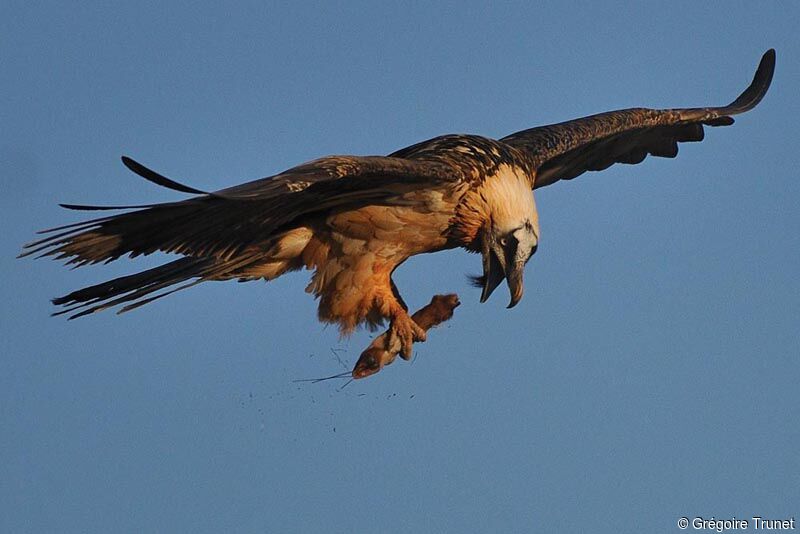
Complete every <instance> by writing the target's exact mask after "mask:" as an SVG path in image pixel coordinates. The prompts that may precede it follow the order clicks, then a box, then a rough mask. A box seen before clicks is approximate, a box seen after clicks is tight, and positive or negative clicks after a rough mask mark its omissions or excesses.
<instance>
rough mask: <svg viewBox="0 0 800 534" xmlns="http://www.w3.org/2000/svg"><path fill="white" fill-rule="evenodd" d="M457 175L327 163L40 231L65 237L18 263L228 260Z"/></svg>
mask: <svg viewBox="0 0 800 534" xmlns="http://www.w3.org/2000/svg"><path fill="white" fill-rule="evenodd" d="M459 173H460V171H459V170H458V169H456V168H454V167H451V166H449V165H447V164H446V163H443V162H432V161H409V160H404V159H400V158H389V157H381V156H367V157H356V156H330V157H327V158H321V159H318V160H315V161H312V162H309V163H306V164H303V165H300V166H298V167H295V168H292V169H289V170H288V171H286V172H283V173H281V174H279V175H276V176H274V177H270V178H264V179H261V180H256V181H253V182H249V183H246V184H242V185H238V186H235V187H231V188H228V189H223V190H221V191H217V192H215V193H211V194H208V195H204V196H201V197H195V198H192V199H188V200H184V201H181V202H171V203H167V204H161V205H154V206H151V207H147V208H145V209H140V210H137V211H133V212H128V213H123V214H119V215H114V216H110V217H102V218H99V219H93V220H90V221H86V222H84V223H78V224H74V225H68V226H65V227H60V228H54V229H52V230H47V231H45V233H47V232H55V231H56V230H65V229H66V231H62V232H60V233H55V234H54V235H52V236H49V237H46V238H44V239H41V240H39V241H36V242H34V243H30V244H28V245H26V246H25V251H24V252H23V254H22V255H23V256H25V255H29V254H35V253H39V254H40V255H42V256H55V257H56V258H59V259H69V263H73V264H76V265H84V264H89V263H97V262H101V261H104V262H108V261H112V260H115V259H117V258H119V257H121V256H123V255H126V254H130V255H131V256H137V255H142V254H149V253H151V252H155V251H158V250H160V251H163V252H177V253H181V254H185V255H189V256H195V257H209V256H213V257H217V258H219V259H224V260H228V259H230V258H232V257H233V256H236V255H237V254H239V253H241V252H242V251H243V250H244V249H246V248H247V247H251V246H261V245H263V246H268V245H269V240H270V238H271V237H272V236H273V234H274V233H275V232H276V231H277V230H279V229H281V228H282V227H285V226H286V225H289V224H291V223H292V222H295V221H296V220H297V219H298V218H300V217H303V216H306V215H310V214H314V213H319V212H325V211H329V210H333V209H341V208H350V207H357V206H361V205H364V204H367V203H378V204H380V203H385V204H391V203H393V202H395V201H397V198H396V197H397V195H398V194H399V193H401V192H403V191H408V190H409V189H413V188H423V187H432V186H435V185H436V184H437V183H440V182H443V181H451V180H455V179H459V177H460V174H459ZM170 183H173V182H171V181H170Z"/></svg>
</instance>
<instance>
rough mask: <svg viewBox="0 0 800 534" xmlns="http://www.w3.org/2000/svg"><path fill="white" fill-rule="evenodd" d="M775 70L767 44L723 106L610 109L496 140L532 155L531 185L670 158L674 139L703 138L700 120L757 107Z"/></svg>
mask: <svg viewBox="0 0 800 534" xmlns="http://www.w3.org/2000/svg"><path fill="white" fill-rule="evenodd" d="M774 70H775V50H768V51H767V52H766V53H765V54H764V56H763V57H762V58H761V63H760V64H759V65H758V69H757V70H756V74H755V77H754V78H753V81H752V83H751V84H750V86H749V87H748V88H747V89H745V91H744V92H743V93H742V94H741V95H740V96H739V97H738V98H737V99H736V100H734V101H733V102H731V103H730V104H728V105H727V106H724V107H711V108H687V109H666V110H657V109H646V108H634V109H625V110H620V111H610V112H607V113H600V114H598V115H591V116H589V117H584V118H581V119H576V120H572V121H567V122H562V123H559V124H552V125H549V126H541V127H538V128H531V129H529V130H524V131H521V132H517V133H514V134H511V135H509V136H507V137H504V138H503V139H501V140H500V141H502V142H505V143H507V144H509V145H511V146H513V147H515V148H517V149H519V150H521V151H523V152H525V153H527V154H528V156H529V157H530V158H531V159H532V161H533V165H534V167H535V168H536V169H537V173H536V179H535V182H534V189H535V188H538V187H543V186H546V185H550V184H552V183H555V182H557V181H559V180H571V179H572V178H575V177H576V176H580V175H581V174H583V173H584V172H586V171H601V170H603V169H606V168H608V167H610V166H611V165H613V164H614V163H628V164H635V163H640V162H641V161H642V160H644V158H645V157H647V155H648V154H650V155H653V156H659V157H665V158H674V157H675V156H676V155H677V154H678V143H680V142H684V141H702V140H703V135H704V132H703V126H728V125H730V124H733V117H732V115H737V114H739V113H744V112H745V111H748V110H750V109H752V108H753V107H755V105H756V104H758V103H759V102H760V101H761V99H762V98H763V97H764V95H765V94H766V92H767V89H768V88H769V85H770V82H771V81H772V74H773V72H774Z"/></svg>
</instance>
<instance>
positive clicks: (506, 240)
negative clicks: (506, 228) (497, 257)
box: [500, 237, 508, 247]
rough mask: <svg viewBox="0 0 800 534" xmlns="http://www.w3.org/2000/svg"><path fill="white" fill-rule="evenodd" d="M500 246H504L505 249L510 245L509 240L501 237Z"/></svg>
mask: <svg viewBox="0 0 800 534" xmlns="http://www.w3.org/2000/svg"><path fill="white" fill-rule="evenodd" d="M500 245H501V246H503V247H504V246H506V245H508V238H505V237H501V238H500Z"/></svg>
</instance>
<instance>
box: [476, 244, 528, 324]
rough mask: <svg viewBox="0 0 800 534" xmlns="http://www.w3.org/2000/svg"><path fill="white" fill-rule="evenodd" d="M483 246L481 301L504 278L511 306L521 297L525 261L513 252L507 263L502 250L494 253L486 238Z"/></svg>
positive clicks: (487, 296) (489, 294) (486, 298)
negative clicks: (517, 257)
mask: <svg viewBox="0 0 800 534" xmlns="http://www.w3.org/2000/svg"><path fill="white" fill-rule="evenodd" d="M483 248H484V250H483V291H482V292H481V302H482V303H483V302H486V301H487V300H488V299H489V297H490V296H491V294H492V293H493V292H494V290H495V289H497V286H499V285H500V282H502V281H503V280H506V282H507V283H508V290H509V292H510V293H511V302H510V303H509V304H508V307H509V308H513V307H514V306H516V305H517V303H518V302H519V301H520V300H521V299H522V293H523V291H524V287H523V284H522V271H523V269H524V267H525V261H524V260H519V259H516V258H514V256H515V254H512V255H511V257H512V259H511V263H510V265H508V264H507V260H506V255H505V254H504V251H502V250H501V252H500V254H498V253H496V252H495V250H494V248H495V247H492V246H491V243H488V240H487V243H486V244H485V245H484V247H483ZM515 252H516V251H515Z"/></svg>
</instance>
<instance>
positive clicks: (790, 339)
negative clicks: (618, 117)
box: [0, 1, 800, 532]
mask: <svg viewBox="0 0 800 534" xmlns="http://www.w3.org/2000/svg"><path fill="white" fill-rule="evenodd" d="M798 15H800V8H798V6H797V5H796V4H795V3H790V2H785V3H778V2H775V3H764V4H758V5H755V4H752V3H744V2H739V3H724V4H723V3H694V2H677V3H674V2H673V3H668V4H667V3H660V2H652V3H648V2H636V3H627V4H625V3H617V4H605V5H599V4H597V3H589V2H586V3H575V4H571V5H570V4H566V3H556V2H553V3H541V4H539V3H536V5H534V3H530V4H529V3H477V2H465V3H453V4H429V3H418V4H403V3H398V4H376V3H371V2H365V3H356V2H349V3H346V4H340V5H336V4H334V3H321V4H297V5H293V6H291V7H288V3H287V6H280V5H270V4H268V3H261V2H252V3H246V2H234V3H231V4H229V5H226V6H222V5H221V4H220V5H215V4H213V3H206V2H185V3H182V2H170V3H167V5H164V3H162V2H133V3H132V2H97V3H93V2H81V3H67V2H41V3H35V4H34V3H32V2H17V1H6V2H4V4H3V7H2V8H0V58H2V71H3V73H4V76H3V82H2V84H0V87H2V94H3V98H2V99H0V123H1V124H2V125H3V126H2V128H0V161H2V169H3V172H2V173H1V174H0V177H1V178H2V190H3V195H2V196H0V202H1V203H2V205H0V211H1V212H2V216H3V232H2V235H0V249H1V250H2V251H3V253H2V254H1V255H0V264H1V265H2V270H3V271H2V272H3V273H4V276H3V282H2V283H3V286H2V294H3V302H4V304H3V306H2V307H1V308H0V317H1V318H2V319H1V320H2V323H1V324H2V337H0V351H1V352H2V357H0V480H2V481H3V482H2V484H0V530H2V531H4V532H291V531H295V532H350V531H356V532H425V531H428V532H433V531H441V532H444V531H451V532H481V531H488V530H492V531H495V530H496V531H504V532H527V531H542V532H548V531H573V532H575V531H594V532H634V531H636V532H641V531H642V530H652V531H657V532H671V531H678V528H677V526H676V525H677V521H678V519H679V518H680V517H681V516H686V517H689V518H693V517H695V516H703V517H712V516H713V517H716V518H731V517H734V516H735V517H737V518H749V517H751V516H753V515H760V516H764V517H772V518H784V517H790V516H796V515H797V514H798V513H800V508H798V503H800V457H799V456H798V453H797V450H798V447H797V443H798V441H800V440H799V439H798V438H800V435H799V434H798V427H797V409H798V406H800V393H798V387H797V384H798V379H800V363H799V362H800V358H799V356H800V336H799V335H798V332H800V328H798V326H799V325H800V282H799V281H798V273H799V272H800V237H798V230H800V213H799V211H798V201H799V200H800V184H799V183H798V177H797V164H796V154H795V152H796V143H797V140H798V139H800V127H798V119H799V118H800V104H798V98H797V95H798V86H799V82H800V61H798V58H800V40H798V38H797V26H798V22H800V19H799V18H798ZM770 47H774V48H776V49H777V53H778V60H777V69H776V75H775V79H774V82H773V87H772V89H771V90H770V93H769V94H768V95H767V97H766V98H765V99H764V101H763V102H762V104H761V105H760V106H759V107H757V108H756V109H755V110H754V111H752V112H750V113H748V114H746V115H743V116H741V117H738V118H737V123H736V124H735V125H734V126H733V127H730V128H716V129H709V130H708V131H707V135H706V140H705V141H704V142H703V143H696V144H691V145H682V147H681V154H680V155H679V157H678V158H677V159H675V160H664V159H655V158H650V159H648V160H647V161H646V162H644V163H643V164H641V165H637V166H615V167H613V168H611V169H609V170H607V171H605V172H603V173H593V174H591V175H585V176H583V177H581V178H579V179H577V180H575V181H573V182H569V183H563V184H557V185H555V186H553V187H550V188H547V189H544V190H541V191H540V192H538V193H537V203H538V207H539V211H540V220H541V231H542V241H541V246H540V248H539V253H538V254H537V255H536V257H535V259H534V260H533V261H532V262H531V263H530V264H529V265H528V267H527V271H526V294H525V298H524V299H523V301H522V302H521V303H520V304H519V305H518V306H517V307H516V308H515V309H513V310H506V309H505V305H506V303H507V299H506V296H505V295H504V294H502V293H498V295H496V296H495V297H494V298H493V299H491V300H490V301H489V302H488V303H486V304H483V305H481V304H479V303H478V297H479V291H478V290H477V289H474V288H472V287H470V286H469V284H468V283H467V279H466V276H465V275H466V274H474V273H477V272H479V271H480V259H479V257H477V256H474V255H468V254H466V253H464V252H460V251H453V252H448V253H440V254H435V255H431V256H429V257H419V258H414V259H412V260H411V261H409V262H408V263H407V264H406V265H404V266H403V267H402V268H401V269H400V270H399V271H398V274H397V282H398V286H399V287H400V289H401V291H402V292H403V294H404V296H405V297H406V300H407V301H408V302H409V305H410V306H411V307H412V308H414V309H416V308H418V307H419V306H421V305H422V304H424V303H426V302H427V301H428V300H429V298H430V296H431V295H432V294H434V293H444V292H457V293H459V295H460V296H461V299H462V302H463V305H462V306H461V307H460V308H458V310H457V311H456V315H455V317H454V318H453V320H452V321H451V322H449V323H448V324H447V325H445V326H443V327H442V328H439V329H437V330H434V331H432V332H431V333H430V336H429V341H428V342H427V343H425V344H424V345H419V346H418V347H417V357H416V359H415V360H414V362H413V363H411V364H409V363H406V362H401V361H398V362H397V363H395V364H394V365H392V366H391V367H388V368H386V369H385V370H384V371H383V372H381V373H380V374H379V375H377V376H375V377H373V378H370V379H368V380H365V381H359V382H355V383H352V384H350V385H348V386H347V387H346V388H344V389H341V387H342V386H343V385H344V382H343V381H329V382H325V383H320V384H308V383H296V382H293V380H295V379H298V378H307V377H319V376H325V375H330V374H334V373H338V372H341V371H343V370H345V368H344V366H343V364H345V365H346V366H347V368H349V367H350V366H352V364H353V363H354V361H355V360H356V359H357V357H358V354H359V353H360V351H361V350H362V349H363V348H364V347H365V346H366V345H367V344H368V342H369V339H370V335H369V333H368V332H364V331H361V332H358V333H357V334H356V335H354V336H353V337H352V338H350V339H346V340H340V339H339V337H338V334H337V332H336V330H335V328H326V327H324V326H323V325H321V324H319V323H318V322H317V321H316V319H315V317H316V306H315V304H316V303H315V302H314V301H313V299H311V298H310V297H309V296H308V295H306V294H305V293H304V292H303V288H304V287H305V284H306V283H307V279H308V273H299V274H295V275H292V276H287V277H284V278H281V279H280V280H277V281H275V282H273V283H270V284H262V283H249V284H235V283H215V284H205V285H203V286H200V287H197V288H194V289H192V290H190V291H186V292H184V293H182V294H177V295H174V296H173V297H170V298H168V299H164V300H163V301H159V302H158V303H155V304H153V305H151V306H147V307H145V308H143V309H140V310H138V311H136V312H133V313H130V314H125V315H123V316H116V315H114V314H113V313H105V314H98V315H95V316H92V317H89V318H86V319H83V320H80V321H73V322H66V321H64V320H61V319H57V318H50V317H49V316H48V314H49V313H50V311H51V307H50V304H49V299H50V298H52V297H54V296H57V295H61V294H64V293H65V292H67V291H69V290H71V289H74V288H77V287H82V286H84V285H87V284H90V283H96V282H98V281H101V280H105V279H108V278H111V277H113V276H119V275H121V274H123V273H128V272H132V271H133V270H134V269H136V270H138V269H141V268H144V267H147V266H151V265H154V264H156V263H158V262H159V261H163V259H164V258H146V259H138V260H136V261H135V262H128V261H120V262H116V263H115V264H112V265H108V266H105V267H94V268H86V269H81V270H77V271H71V272H70V271H68V270H67V269H64V268H63V267H61V266H60V265H58V264H57V263H55V262H50V261H43V260H40V261H35V262H34V261H29V260H25V261H22V260H16V259H14V256H15V255H16V254H17V252H18V249H19V246H20V245H21V244H22V243H24V242H26V241H28V240H29V239H30V238H31V237H32V235H33V232H34V231H35V230H38V229H41V228H45V227H49V226H54V225H57V224H62V223H66V222H71V221H74V220H77V216H76V215H75V214H73V213H68V212H64V211H63V210H61V209H60V208H58V207H57V206H56V204H57V203H58V202H78V203H81V202H82V203H106V202H108V203H137V202H152V201H165V200H173V199H176V198H181V197H180V195H179V194H177V193H176V194H173V193H172V192H170V191H166V190H163V189H159V188H157V187H154V186H152V185H151V184H148V183H146V182H144V181H142V180H141V179H139V178H138V177H136V176H134V175H132V174H131V173H130V172H128V171H127V170H126V169H125V168H124V167H123V166H122V165H121V164H120V163H119V156H120V155H122V154H127V155H130V156H132V157H135V158H137V159H139V160H141V161H142V162H144V163H145V164H148V165H150V166H152V167H153V168H155V169H156V170H159V171H161V172H163V173H165V174H166V175H168V176H173V177H175V178H177V179H180V180H183V181H186V182H188V183H190V184H191V185H194V186H195V187H198V188H201V189H216V188H222V187H225V186H229V185H233V184H236V183H239V182H242V181H246V180H251V179H255V178H259V177H262V176H267V175H270V174H274V173H276V172H279V171H281V170H283V169H285V168H288V167H290V166H292V165H295V164H297V163H300V162H303V161H306V160H308V159H312V158H315V157H318V156H321V155H326V154H342V153H353V154H385V153H389V152H392V151H393V150H395V149H397V148H400V147H403V146H406V145H409V144H411V143H414V142H416V141H419V140H422V139H425V138H429V137H432V136H434V135H438V134H442V133H452V132H470V133H479V134H483V135H488V136H493V137H499V136H503V135H505V134H508V133H510V132H512V131H516V130H520V129H523V128H527V127H531V126H534V125H538V124H545V123H550V122H558V121H562V120H567V119H571V118H574V117H578V116H583V115H588V114H591V113H596V112H600V111H605V110H610V109H617V108H625V107H633V106H651V107H676V106H702V105H717V104H725V103H727V102H729V101H730V100H732V99H733V98H734V97H735V96H736V95H737V94H738V93H739V91H741V90H742V89H743V88H744V87H745V86H746V85H747V84H748V83H749V82H750V80H751V76H752V74H753V72H754V70H755V67H756V64H757V62H758V60H759V58H760V56H761V54H762V53H763V52H764V51H765V50H766V49H768V48H770ZM339 360H342V362H341V363H340V361H339Z"/></svg>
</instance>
